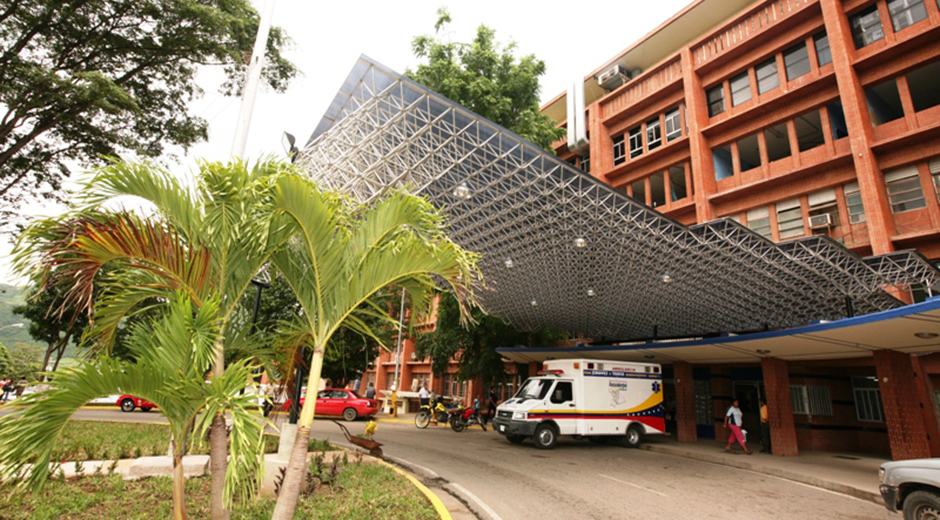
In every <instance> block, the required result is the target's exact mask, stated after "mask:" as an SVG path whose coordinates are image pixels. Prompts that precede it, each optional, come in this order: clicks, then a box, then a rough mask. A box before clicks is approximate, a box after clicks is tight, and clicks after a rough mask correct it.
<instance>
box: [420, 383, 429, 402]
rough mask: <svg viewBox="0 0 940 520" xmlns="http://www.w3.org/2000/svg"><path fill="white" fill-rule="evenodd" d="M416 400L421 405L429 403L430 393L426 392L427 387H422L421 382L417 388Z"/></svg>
mask: <svg viewBox="0 0 940 520" xmlns="http://www.w3.org/2000/svg"><path fill="white" fill-rule="evenodd" d="M418 401H420V402H421V406H425V405H428V404H430V403H431V394H430V393H428V389H427V388H425V387H424V384H422V385H421V388H420V389H419V390H418Z"/></svg>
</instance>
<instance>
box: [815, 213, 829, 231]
mask: <svg viewBox="0 0 940 520" xmlns="http://www.w3.org/2000/svg"><path fill="white" fill-rule="evenodd" d="M829 227H832V215H830V214H828V213H825V214H823V215H813V216H812V217H810V218H809V228H810V229H823V228H829Z"/></svg>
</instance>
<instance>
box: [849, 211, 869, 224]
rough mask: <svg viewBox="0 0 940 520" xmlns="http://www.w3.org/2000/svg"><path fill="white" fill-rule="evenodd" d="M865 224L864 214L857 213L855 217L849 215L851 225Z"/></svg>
mask: <svg viewBox="0 0 940 520" xmlns="http://www.w3.org/2000/svg"><path fill="white" fill-rule="evenodd" d="M862 222H865V214H864V213H856V214H854V215H849V224H861V223H862Z"/></svg>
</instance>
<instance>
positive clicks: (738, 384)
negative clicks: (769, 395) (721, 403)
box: [733, 381, 764, 442]
mask: <svg viewBox="0 0 940 520" xmlns="http://www.w3.org/2000/svg"><path fill="white" fill-rule="evenodd" d="M733 396H734V398H735V399H737V400H738V404H739V405H740V407H741V412H742V413H743V414H744V419H743V420H742V422H743V423H744V425H743V427H744V429H745V430H747V433H748V437H750V438H749V439H748V442H760V400H761V398H763V397H764V383H762V382H760V381H735V382H734V385H733Z"/></svg>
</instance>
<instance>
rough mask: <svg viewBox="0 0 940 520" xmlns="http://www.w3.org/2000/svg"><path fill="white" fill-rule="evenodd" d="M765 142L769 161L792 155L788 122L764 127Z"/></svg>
mask: <svg viewBox="0 0 940 520" xmlns="http://www.w3.org/2000/svg"><path fill="white" fill-rule="evenodd" d="M764 142H765V143H766V145H767V160H768V161H769V162H774V161H779V160H780V159H783V158H785V157H790V135H789V134H788V133H787V124H786V123H780V124H779V125H776V126H772V127H770V128H766V129H764Z"/></svg>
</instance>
